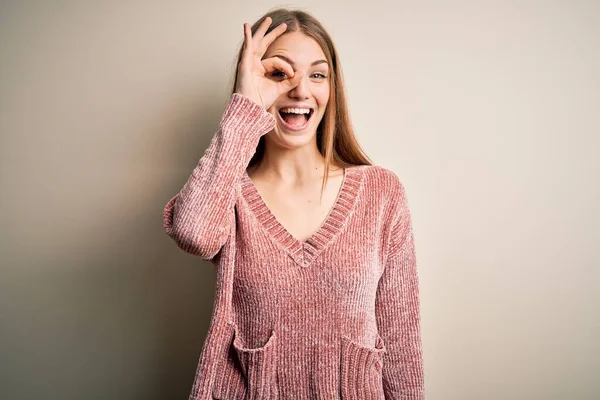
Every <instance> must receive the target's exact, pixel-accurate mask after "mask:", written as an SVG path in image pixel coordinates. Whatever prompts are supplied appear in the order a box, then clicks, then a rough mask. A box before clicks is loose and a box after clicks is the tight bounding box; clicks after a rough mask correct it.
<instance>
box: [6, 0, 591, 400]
mask: <svg viewBox="0 0 600 400" xmlns="http://www.w3.org/2000/svg"><path fill="white" fill-rule="evenodd" d="M0 4H1V5H0V7H1V8H0V133H1V135H0V178H1V186H0V187H1V193H2V195H1V196H0V205H1V207H2V214H1V217H0V218H1V222H2V228H3V229H2V238H1V241H0V246H1V249H0V254H1V259H0V263H1V267H2V270H1V271H2V277H1V279H0V324H1V326H2V328H1V329H0V354H1V356H0V360H1V361H0V398H3V399H11V400H24V399H32V398H44V399H57V400H58V399H61V400H65V399H103V400H104V399H114V400H117V399H184V398H187V395H188V393H189V390H190V388H191V384H192V379H193V374H194V371H195V367H196V363H197V358H198V355H199V352H200V349H201V346H202V342H203V340H204V335H205V334H206V329H207V328H208V322H209V318H210V313H211V309H212V300H213V295H214V289H213V284H214V271H213V269H212V267H211V265H210V264H208V263H204V262H201V261H199V260H198V259H195V258H194V257H193V256H189V255H187V254H185V253H183V252H182V251H180V250H179V249H178V248H177V247H176V246H175V244H174V242H172V241H171V239H170V238H168V237H167V235H166V234H165V233H164V231H163V230H162V208H163V206H164V204H165V203H166V202H167V201H168V200H169V199H170V197H171V196H172V195H174V194H175V193H176V192H177V191H178V190H179V189H180V188H181V186H182V185H183V184H184V183H185V181H186V180H187V177H188V176H189V174H190V173H191V171H192V169H193V167H194V166H195V165H196V163H197V161H198V159H199V157H200V156H201V155H202V154H203V152H204V149H205V148H206V147H207V145H208V143H209V141H210V138H211V137H212V135H213V134H214V132H215V131H216V128H217V125H218V122H219V118H220V116H221V113H222V111H223V109H224V105H225V103H226V101H227V99H228V97H229V90H230V84H231V78H232V73H233V71H234V68H235V66H234V65H233V63H234V58H235V55H236V52H237V49H238V46H239V45H240V44H241V40H242V34H243V29H242V24H243V23H244V22H254V21H255V20H256V19H257V18H258V17H260V16H261V15H262V14H263V13H264V12H266V11H267V10H268V9H270V8H272V7H274V6H276V5H277V4H276V3H271V2H266V1H260V0H259V1H252V2H245V1H235V2H233V1H229V2H225V1H220V2H201V1H179V2H173V1H151V2H146V1H104V2H90V1H81V2H74V1H52V2H51V1H23V2H16V1H3V2H1V3H0ZM289 5H290V6H293V7H296V6H297V7H300V8H302V9H305V10H307V11H310V12H312V13H313V14H314V15H315V16H317V18H319V19H320V20H321V21H322V22H323V24H324V25H325V27H326V28H327V29H328V30H329V31H330V33H331V34H332V36H333V38H334V40H335V43H336V45H337V47H338V50H339V52H340V56H341V60H342V66H343V71H344V73H345V78H346V85H347V90H348V96H349V102H350V111H351V116H352V120H353V122H354V125H355V128H356V132H357V135H358V137H359V141H360V143H361V144H362V145H363V146H364V148H365V149H366V151H367V153H368V155H369V156H370V157H371V158H372V159H373V160H374V161H375V163H376V164H380V165H383V166H385V167H388V168H391V169H393V170H394V171H395V172H396V173H397V174H398V175H399V176H400V178H401V179H402V181H403V182H404V185H405V187H406V190H407V194H408V198H409V204H410V207H411V211H412V215H413V221H414V222H413V223H414V229H415V240H416V246H417V256H418V263H419V273H420V287H421V304H422V306H421V308H422V326H423V342H424V352H425V369H426V371H425V372H426V374H425V375H426V389H427V397H428V399H431V400H455V399H456V400H465V399H468V400H471V399H473V400H481V399H490V400H493V399H494V400H495V399H498V400H506V399H511V400H513V399H514V400H516V399H523V400H532V399H544V400H549V399H556V400H564V399H597V398H599V397H600V385H599V383H598V379H597V374H598V371H599V369H600V368H599V367H600V365H599V361H598V360H599V356H600V349H599V342H598V339H597V338H598V337H600V322H599V314H598V306H599V305H600V304H599V303H600V295H599V289H600V285H599V280H600V279H599V274H600V273H599V267H600V255H599V251H598V244H599V242H600V240H599V239H600V235H599V234H598V229H599V228H600V226H599V225H600V224H599V222H600V217H599V213H598V211H597V207H598V204H600V183H599V182H600V179H599V178H598V172H599V171H600V162H599V161H598V146H599V145H600V141H599V140H598V134H599V133H600V129H599V128H600V123H599V122H598V115H600V101H599V100H600V99H599V93H600V78H599V74H598V71H600V56H599V51H598V50H599V49H600V4H599V3H598V2H596V1H518V2H517V1H498V0H496V1H465V0H463V1H381V0H372V1H369V2H355V3H350V2H347V1H305V2H302V3H295V4H289Z"/></svg>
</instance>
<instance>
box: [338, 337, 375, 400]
mask: <svg viewBox="0 0 600 400" xmlns="http://www.w3.org/2000/svg"><path fill="white" fill-rule="evenodd" d="M385 352H386V348H385V343H384V342H383V339H382V338H381V336H379V334H378V335H377V339H376V340H375V347H367V346H363V345H361V344H359V343H356V342H355V341H353V340H352V339H350V338H349V337H347V336H342V352H341V372H340V373H341V376H340V384H341V386H340V390H341V398H342V400H358V399H360V400H384V398H385V395H384V392H383V376H382V370H383V356H384V354H385Z"/></svg>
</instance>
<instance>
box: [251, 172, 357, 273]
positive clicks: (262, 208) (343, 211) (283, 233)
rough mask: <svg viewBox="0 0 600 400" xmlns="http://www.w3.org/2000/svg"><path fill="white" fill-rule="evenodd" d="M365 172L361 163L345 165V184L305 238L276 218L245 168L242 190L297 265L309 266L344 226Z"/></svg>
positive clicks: (252, 208)
mask: <svg viewBox="0 0 600 400" xmlns="http://www.w3.org/2000/svg"><path fill="white" fill-rule="evenodd" d="M363 175H364V173H363V166H362V165H356V166H349V167H345V168H344V176H343V178H342V184H341V186H340V189H339V190H338V194H337V197H336V199H335V201H334V203H333V206H332V207H331V209H330V210H329V213H328V214H327V217H326V218H325V220H324V221H323V222H322V223H321V226H320V227H319V228H318V229H317V230H316V231H315V232H313V233H312V235H311V236H310V237H309V238H308V239H306V240H304V241H301V240H298V239H297V238H296V237H295V236H293V235H292V234H291V233H290V232H289V231H288V230H287V228H285V227H284V226H283V225H282V224H281V223H280V222H279V221H278V220H277V218H276V217H275V215H274V214H273V212H272V211H271V209H269V207H267V204H266V203H265V201H264V199H263V197H262V196H261V194H260V192H259V191H258V188H257V187H256V185H255V184H254V182H253V181H252V179H250V176H249V175H248V171H246V170H244V173H243V176H242V179H241V190H242V196H243V198H244V200H245V201H246V204H247V205H248V206H249V209H250V211H251V212H252V213H253V214H254V216H255V217H256V219H257V220H258V222H259V223H260V224H261V225H262V227H263V228H264V229H265V231H266V232H267V234H268V235H269V236H270V237H271V238H272V239H273V240H274V241H275V242H276V243H277V244H279V245H280V246H282V247H283V249H284V250H285V251H286V253H287V254H288V255H289V256H290V257H291V258H292V259H293V260H294V261H295V262H296V263H297V264H298V265H300V266H301V267H308V266H310V264H311V263H312V261H313V260H315V259H316V258H317V256H318V255H319V254H320V253H321V252H322V251H323V250H325V248H326V247H327V246H328V245H329V244H330V243H331V242H332V241H333V239H334V238H335V237H336V236H337V235H338V234H339V233H340V232H341V230H342V229H343V227H344V226H345V223H346V221H347V220H348V219H349V217H350V215H351V214H352V210H353V208H354V205H355V203H356V199H357V197H358V195H359V190H360V188H361V185H362V181H363Z"/></svg>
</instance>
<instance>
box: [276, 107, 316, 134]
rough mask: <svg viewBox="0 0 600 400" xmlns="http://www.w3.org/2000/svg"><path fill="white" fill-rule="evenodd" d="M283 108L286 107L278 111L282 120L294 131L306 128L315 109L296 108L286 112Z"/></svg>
mask: <svg viewBox="0 0 600 400" xmlns="http://www.w3.org/2000/svg"><path fill="white" fill-rule="evenodd" d="M282 110H284V109H280V110H279V112H278V114H279V116H280V117H281V121H282V122H283V124H284V126H285V127H286V128H287V129H290V130H294V131H297V130H301V129H304V128H306V126H307V125H308V121H310V118H311V117H312V115H313V114H314V111H315V110H314V109H313V108H309V109H308V112H306V111H305V109H294V111H293V112H284V111H282ZM286 110H289V109H286Z"/></svg>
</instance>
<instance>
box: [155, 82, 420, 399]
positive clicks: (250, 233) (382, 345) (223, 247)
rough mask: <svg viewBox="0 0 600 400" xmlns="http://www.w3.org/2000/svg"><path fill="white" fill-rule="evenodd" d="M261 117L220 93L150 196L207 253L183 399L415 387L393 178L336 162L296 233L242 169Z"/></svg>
mask: <svg viewBox="0 0 600 400" xmlns="http://www.w3.org/2000/svg"><path fill="white" fill-rule="evenodd" d="M275 123H276V121H275V118H274V117H273V115H271V114H270V113H269V112H267V111H266V110H265V109H264V107H262V106H260V105H259V104H257V103H255V102H254V101H252V100H251V99H249V98H247V97H245V96H243V95H240V94H237V93H234V94H233V95H232V96H231V98H230V99H229V102H228V103H227V106H226V108H225V112H224V114H223V116H222V118H221V121H220V124H219V129H218V131H217V132H216V134H215V135H214V136H213V138H212V140H211V143H210V145H209V147H208V148H207V149H206V151H205V152H204V154H203V156H202V157H201V158H200V161H199V162H198V164H197V166H196V167H195V168H194V170H193V171H192V174H191V176H190V177H189V179H188V180H187V182H186V183H185V185H184V186H183V188H182V189H181V191H180V192H179V193H177V194H176V195H175V196H174V197H173V198H171V199H170V200H169V201H168V202H167V204H166V206H165V207H164V213H163V221H164V228H165V231H166V232H167V234H168V235H169V236H170V237H172V238H173V239H174V240H175V242H176V243H177V245H178V246H179V247H180V248H181V249H182V250H184V251H186V252H188V253H190V254H193V255H195V256H198V257H200V258H201V259H204V260H210V261H211V262H212V263H213V264H214V265H215V266H216V276H217V280H216V294H215V301H214V305H213V313H212V318H211V322H210V326H209V331H208V334H207V337H206V340H205V342H204V346H203V348H202V351H201V353H200V358H199V362H198V367H197V369H196V375H195V379H194V383H193V387H192V390H191V393H190V397H189V398H190V400H209V399H221V400H225V399H252V400H270V399H278V400H281V399H299V400H303V399H307V400H309V399H319V400H333V399H342V400H358V399H365V400H376V399H377V400H379V399H385V400H391V399H393V400H399V399H411V400H412V399H424V398H425V394H424V377H423V354H422V346H421V330H420V311H419V284H418V276H417V265H416V258H415V244H414V237H413V230H412V225H411V218H410V212H409V207H408V202H407V198H406V194H405V190H404V187H403V185H402V183H401V181H400V179H399V178H398V176H397V175H396V174H395V173H393V172H392V171H391V170H388V169H386V168H384V167H381V166H375V165H372V166H370V165H354V166H350V167H346V168H345V170H344V177H343V182H342V186H341V189H340V190H339V192H338V195H337V198H336V201H335V203H334V205H333V207H332V209H331V210H330V211H329V214H328V215H327V217H326V219H325V220H324V222H323V223H322V224H321V226H320V227H319V229H317V231H315V232H314V233H313V234H312V236H310V237H309V238H308V239H306V240H304V241H300V240H298V239H296V238H295V237H294V236H292V235H291V234H290V233H289V232H288V231H287V230H286V228H285V227H284V226H283V225H281V223H280V222H279V221H278V220H277V219H276V218H275V216H274V214H272V213H271V211H270V209H269V208H268V207H267V206H266V203H265V202H264V201H263V198H262V197H261V195H260V193H259V191H258V189H257V187H256V186H255V185H254V183H253V181H252V180H251V179H250V177H249V176H248V174H247V171H246V168H247V166H248V164H249V162H250V159H251V158H252V156H253V154H254V153H255V151H256V146H257V145H258V141H259V139H260V137H261V136H262V135H264V134H266V133H267V132H269V131H270V130H272V129H273V128H274V126H275Z"/></svg>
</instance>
